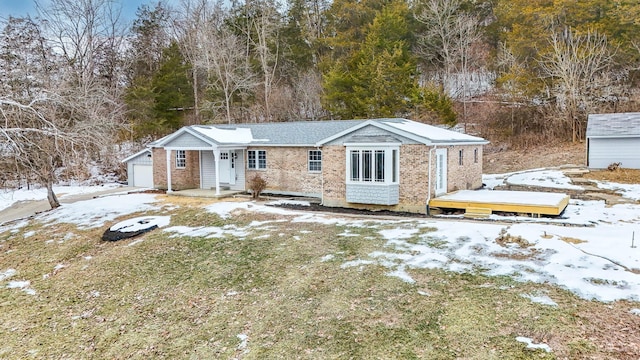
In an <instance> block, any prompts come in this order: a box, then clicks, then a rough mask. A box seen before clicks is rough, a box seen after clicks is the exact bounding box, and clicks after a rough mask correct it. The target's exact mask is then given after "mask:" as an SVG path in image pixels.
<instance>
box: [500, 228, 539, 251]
mask: <svg viewBox="0 0 640 360" xmlns="http://www.w3.org/2000/svg"><path fill="white" fill-rule="evenodd" d="M496 243H497V244H498V245H500V246H503V247H504V246H507V244H518V245H519V246H520V247H521V248H527V247H530V246H531V243H530V242H528V241H527V240H525V239H524V238H522V236H513V235H511V234H509V233H508V232H507V229H502V230H500V234H499V235H498V237H497V238H496Z"/></svg>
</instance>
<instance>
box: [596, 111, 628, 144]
mask: <svg viewBox="0 0 640 360" xmlns="http://www.w3.org/2000/svg"><path fill="white" fill-rule="evenodd" d="M637 136H640V112H630V113H613V114H589V118H588V121H587V137H588V138H589V137H637Z"/></svg>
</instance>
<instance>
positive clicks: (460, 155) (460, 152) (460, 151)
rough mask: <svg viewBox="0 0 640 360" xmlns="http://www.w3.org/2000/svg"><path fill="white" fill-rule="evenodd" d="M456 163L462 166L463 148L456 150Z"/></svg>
mask: <svg viewBox="0 0 640 360" xmlns="http://www.w3.org/2000/svg"><path fill="white" fill-rule="evenodd" d="M458 165H460V166H464V149H460V150H458Z"/></svg>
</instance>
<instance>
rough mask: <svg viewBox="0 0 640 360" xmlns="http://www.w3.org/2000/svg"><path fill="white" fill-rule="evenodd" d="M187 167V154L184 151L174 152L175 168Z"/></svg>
mask: <svg viewBox="0 0 640 360" xmlns="http://www.w3.org/2000/svg"><path fill="white" fill-rule="evenodd" d="M185 167H187V152H186V151H185V150H176V168H177V169H184V168H185Z"/></svg>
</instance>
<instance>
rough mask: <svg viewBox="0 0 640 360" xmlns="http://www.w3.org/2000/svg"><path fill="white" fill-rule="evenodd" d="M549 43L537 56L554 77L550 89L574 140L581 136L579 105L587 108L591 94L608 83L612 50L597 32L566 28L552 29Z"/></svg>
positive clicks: (544, 71)
mask: <svg viewBox="0 0 640 360" xmlns="http://www.w3.org/2000/svg"><path fill="white" fill-rule="evenodd" d="M549 43H550V45H551V50H550V52H549V53H548V54H546V55H543V57H542V58H541V60H540V62H539V63H540V68H541V70H542V73H543V75H545V76H547V77H550V78H552V79H553V80H555V81H554V83H553V85H554V90H553V91H554V93H555V95H556V98H557V99H558V105H559V106H560V109H561V111H562V112H563V113H564V117H565V119H566V121H567V122H568V123H569V124H571V133H572V140H573V142H576V141H577V140H578V139H581V138H582V137H583V127H584V126H583V121H582V120H581V118H582V117H581V116H580V109H588V108H589V107H590V106H591V105H592V99H593V95H594V94H596V93H598V92H599V89H603V88H605V87H606V86H608V85H610V80H609V79H608V77H607V73H606V70H607V69H608V68H609V67H610V66H611V65H612V62H613V53H612V52H611V51H610V49H609V45H608V43H607V38H606V37H605V36H603V35H599V34H598V33H597V32H592V33H591V32H590V33H587V34H585V35H576V34H574V33H573V31H572V30H571V29H569V28H567V29H565V30H564V31H563V32H561V33H557V32H554V33H553V34H552V35H551V38H550V39H549Z"/></svg>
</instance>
